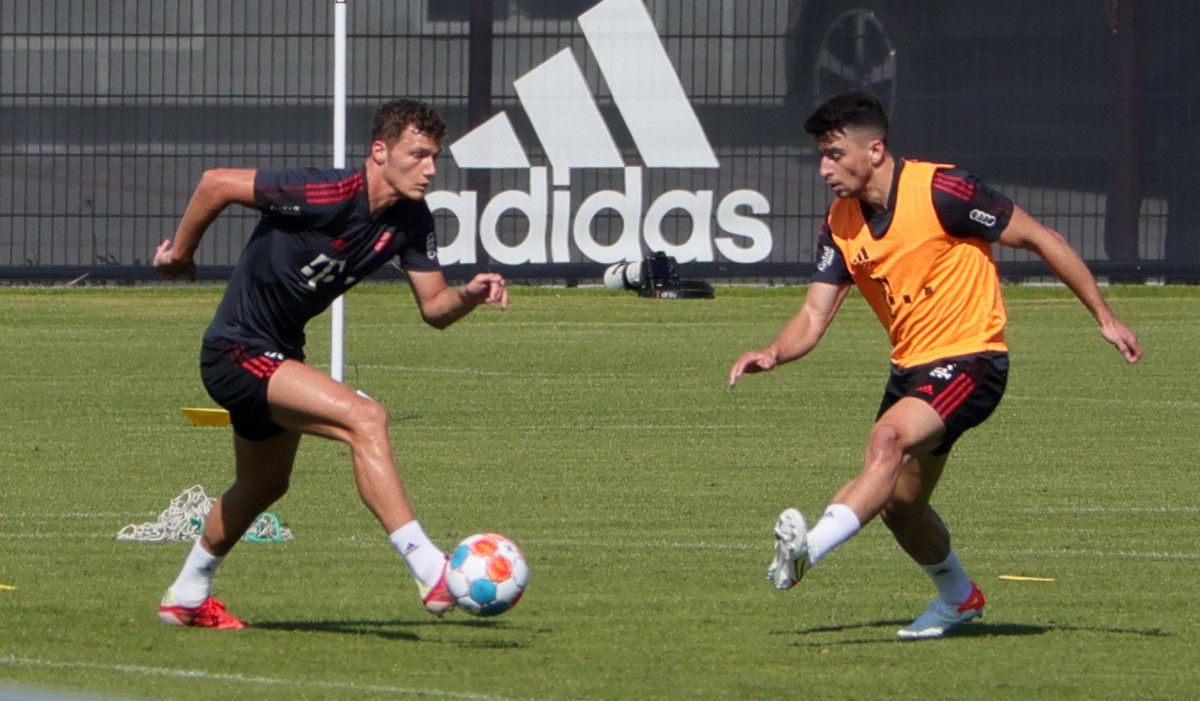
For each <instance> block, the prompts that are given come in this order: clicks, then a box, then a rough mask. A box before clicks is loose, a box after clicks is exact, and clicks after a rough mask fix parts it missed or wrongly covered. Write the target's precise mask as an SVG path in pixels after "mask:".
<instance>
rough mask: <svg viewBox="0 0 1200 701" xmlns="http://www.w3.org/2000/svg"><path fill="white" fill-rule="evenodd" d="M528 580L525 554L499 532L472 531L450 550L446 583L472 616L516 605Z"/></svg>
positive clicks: (507, 608)
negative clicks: (471, 533) (473, 533)
mask: <svg viewBox="0 0 1200 701" xmlns="http://www.w3.org/2000/svg"><path fill="white" fill-rule="evenodd" d="M528 582H529V565H528V564H527V563H526V562H525V555H524V554H522V553H521V549H520V548H518V547H517V544H516V543H514V542H512V541H511V540H509V539H508V538H505V537H504V536H502V535H499V534H496V533H476V534H475V535H473V536H468V537H467V538H464V539H463V541H462V542H461V543H459V544H458V546H457V547H455V548H454V552H452V553H450V570H449V572H447V573H446V587H447V588H448V589H449V590H450V595H451V596H453V597H454V599H455V601H457V602H458V605H459V606H461V607H462V608H463V609H464V610H465V611H467V612H468V613H472V614H474V615H476V616H495V615H496V614H500V613H504V612H505V611H507V610H509V609H510V608H512V607H513V606H516V605H517V602H518V601H520V600H521V595H522V594H524V593H525V585H526V584H527V583H528Z"/></svg>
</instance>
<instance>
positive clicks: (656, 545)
mask: <svg viewBox="0 0 1200 701" xmlns="http://www.w3.org/2000/svg"><path fill="white" fill-rule="evenodd" d="M339 542H343V543H354V544H355V545H369V546H372V547H379V539H378V538H376V537H374V536H372V537H370V538H366V537H359V536H350V537H349V538H340V539H339ZM521 546H522V548H524V549H525V550H526V551H528V550H530V549H531V546H532V547H533V548H537V547H549V548H590V549H592V550H662V549H664V548H665V549H678V550H718V551H719V550H725V551H731V550H733V551H749V550H754V551H760V550H764V549H766V550H769V549H770V544H769V543H767V544H766V545H764V544H763V543H703V542H701V543H685V542H681V541H665V540H657V541H641V542H638V541H630V540H622V541H619V542H613V543H602V542H598V541H594V540H540V539H522V540H521ZM971 552H973V553H979V554H985V555H1002V556H1007V555H1020V556H1023V557H1107V558H1120V559H1124V558H1145V559H1150V560H1200V553H1169V552H1142V551H1134V550H1130V551H1106V550H1070V549H1065V548H1054V549H1050V550H1001V549H995V548H990V549H988V548H983V549H977V550H976V549H972V550H971Z"/></svg>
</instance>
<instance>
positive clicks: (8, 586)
mask: <svg viewBox="0 0 1200 701" xmlns="http://www.w3.org/2000/svg"><path fill="white" fill-rule="evenodd" d="M0 589H3V590H4V591H16V590H17V588H16V587H14V586H13V585H11V584H0Z"/></svg>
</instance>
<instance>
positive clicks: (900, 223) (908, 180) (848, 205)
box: [729, 92, 1142, 640]
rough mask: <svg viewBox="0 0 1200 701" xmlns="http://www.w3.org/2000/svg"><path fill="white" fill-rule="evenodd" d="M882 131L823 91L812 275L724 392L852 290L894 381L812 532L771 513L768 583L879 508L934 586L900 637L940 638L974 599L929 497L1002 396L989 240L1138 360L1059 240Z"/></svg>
mask: <svg viewBox="0 0 1200 701" xmlns="http://www.w3.org/2000/svg"><path fill="white" fill-rule="evenodd" d="M887 126H888V123H887V116H886V114H885V113H884V110H883V107H882V106H881V105H880V104H879V102H878V101H877V100H876V99H875V98H874V97H872V96H870V95H868V94H866V93H861V92H851V93H843V94H841V95H837V96H835V97H833V98H831V99H830V100H829V101H827V102H826V103H825V104H823V105H822V106H821V107H819V108H818V109H817V110H816V111H815V112H814V113H813V114H812V115H811V116H810V117H809V118H808V120H807V121H806V122H805V124H804V129H805V131H806V132H807V133H808V134H810V135H811V136H812V137H813V138H814V139H815V140H816V145H817V150H818V151H819V153H820V157H821V158H820V167H819V170H820V174H821V176H822V177H823V178H824V179H825V182H826V183H827V184H828V185H829V187H830V188H831V189H832V190H833V193H834V195H836V199H835V200H834V202H833V203H832V204H831V205H830V208H829V213H828V215H827V216H826V219H825V223H824V225H823V226H822V229H821V233H820V236H819V239H818V246H817V256H818V260H817V266H816V274H815V275H814V276H813V281H812V285H811V286H810V287H809V290H808V293H807V295H806V297H805V300H804V303H803V305H802V306H801V308H800V310H799V311H798V312H797V313H796V314H795V315H794V316H793V317H792V318H791V319H790V320H789V321H788V322H787V323H786V324H785V325H784V326H783V329H782V330H781V331H780V332H779V334H778V335H777V336H776V337H775V339H774V340H773V341H772V342H771V343H770V344H769V345H768V346H766V347H765V348H763V349H761V350H754V351H749V352H746V353H744V354H742V355H741V357H739V358H738V359H737V360H736V361H735V362H734V363H733V365H732V367H730V369H729V386H730V387H733V386H734V385H735V384H736V383H737V381H738V380H739V379H740V378H741V377H742V375H743V374H746V373H754V372H765V371H768V370H772V369H774V368H775V367H776V366H778V365H781V364H783V363H788V362H791V361H793V360H798V359H799V358H802V357H804V356H805V355H806V354H807V353H808V352H809V351H811V350H812V349H813V347H814V346H816V344H817V342H818V341H820V339H821V336H822V335H823V334H824V333H825V331H826V329H828V328H829V324H830V322H832V321H833V318H834V316H835V315H836V314H837V312H838V308H839V307H840V306H841V304H842V301H843V300H844V299H845V297H846V293H847V292H848V290H849V289H850V286H851V285H852V284H853V285H855V286H857V287H858V289H859V290H860V291H861V293H862V295H863V297H864V298H866V300H867V302H868V303H869V304H870V306H871V309H872V310H873V311H874V312H875V315H876V316H877V317H878V318H879V320H880V322H882V324H883V326H884V328H885V329H886V330H887V333H888V338H889V339H890V340H891V343H892V354H891V363H892V371H891V377H890V379H889V380H888V383H887V386H886V388H885V390H884V396H883V401H882V403H881V405H880V408H879V413H878V414H877V416H876V419H875V425H874V426H873V427H872V429H871V432H870V437H869V438H868V441H867V448H866V455H865V457H864V461H863V467H862V471H861V472H860V473H859V474H858V475H857V476H856V477H854V479H852V480H850V481H849V482H847V483H846V484H845V485H844V486H843V487H841V489H839V490H838V491H837V493H835V494H834V496H833V499H832V500H831V502H830V504H829V506H828V508H827V509H826V510H825V513H824V515H823V516H822V517H821V519H820V520H819V521H817V523H816V524H815V525H814V526H813V527H812V529H811V530H809V529H808V526H807V524H806V522H805V520H804V517H803V516H802V515H801V513H800V512H799V511H798V510H796V509H791V508H789V509H785V510H784V511H783V513H781V514H780V515H779V519H778V520H777V521H776V524H775V538H776V545H775V557H774V560H773V561H772V562H771V565H770V567H769V568H768V571H767V578H768V579H769V580H770V581H771V583H772V584H774V586H775V587H776V588H778V589H784V590H786V589H789V588H791V587H792V586H794V585H795V584H796V582H797V581H798V580H799V579H800V578H801V577H802V576H803V575H804V573H805V572H806V571H807V570H809V569H811V568H812V567H813V566H814V565H816V563H817V562H819V561H820V560H821V558H823V557H825V556H826V555H828V554H829V552H830V551H831V550H832V549H833V548H835V547H837V546H838V545H840V544H841V543H843V542H845V541H846V540H848V539H849V538H851V537H852V536H853V535H854V534H855V533H857V532H858V530H859V529H860V528H861V527H862V526H863V525H864V524H866V523H867V522H868V521H869V520H871V519H872V518H874V517H875V516H876V515H879V516H880V517H881V518H882V520H883V522H884V524H886V525H887V527H888V528H889V529H890V530H891V532H892V534H893V536H895V538H896V541H897V542H898V543H899V544H900V547H902V548H903V549H904V551H905V552H906V553H908V555H909V556H910V557H911V558H912V559H914V560H916V562H917V564H919V565H920V566H921V567H922V568H924V569H925V571H926V573H928V575H929V577H930V578H931V579H932V580H933V583H934V585H935V586H936V587H937V590H938V596H937V598H936V599H934V600H933V602H932V603H931V604H930V606H929V608H928V609H927V610H926V611H925V612H924V613H922V614H921V615H920V616H918V617H917V619H916V620H915V621H913V623H912V624H911V625H909V626H907V627H905V628H903V629H901V630H899V631H897V637H899V638H901V639H905V640H916V639H922V638H937V637H941V636H942V635H944V634H945V633H946V631H948V630H949V629H951V628H952V627H953V626H955V625H958V624H959V623H963V622H965V621H969V620H971V619H972V618H974V617H976V616H978V615H980V614H981V613H982V611H983V606H984V597H983V593H982V592H981V591H980V590H979V587H978V586H976V584H975V583H974V582H973V581H972V580H971V579H970V578H969V577H968V576H967V574H966V572H965V570H964V569H963V566H962V565H961V563H960V562H959V560H958V558H957V556H956V555H955V553H954V551H953V550H952V549H951V547H950V533H949V531H948V530H947V529H946V526H945V524H944V523H943V522H942V520H941V518H939V517H938V514H937V512H935V511H934V510H933V508H932V507H931V506H930V504H929V499H930V495H931V494H932V493H933V489H934V487H935V486H936V485H937V482H938V478H939V477H941V475H942V470H943V468H944V467H945V465H946V459H947V457H948V456H949V453H950V448H951V446H953V445H954V442H955V441H956V440H957V439H958V438H959V436H961V435H962V433H963V432H964V431H966V430H967V429H969V428H971V427H973V426H976V425H978V424H979V423H981V422H982V421H983V420H984V419H986V418H987V417H988V415H989V414H991V413H992V410H993V409H994V408H995V407H996V405H997V404H998V403H999V401H1000V397H1001V395H1003V393H1004V385H1005V381H1006V379H1007V374H1008V348H1007V346H1006V345H1005V341H1004V326H1005V322H1006V315H1005V311H1004V303H1003V300H1002V299H1001V296H1000V282H999V277H998V275H997V272H996V265H995V262H994V260H993V258H992V244H993V243H999V244H1001V245H1003V246H1010V247H1013V248H1021V249H1025V250H1029V251H1033V252H1034V253H1036V254H1037V255H1038V256H1040V257H1041V258H1042V259H1043V260H1044V261H1045V262H1046V263H1047V265H1048V266H1049V268H1050V270H1051V271H1053V273H1054V274H1055V275H1056V276H1057V277H1058V278H1059V279H1060V280H1061V281H1062V282H1064V283H1065V284H1066V285H1067V287H1069V288H1070V289H1071V291H1072V292H1074V293H1075V295H1076V296H1077V297H1078V298H1079V300H1080V301H1081V302H1082V303H1083V305H1084V306H1085V307H1086V308H1087V310H1088V311H1089V312H1091V314H1092V316H1093V317H1095V319H1096V322H1097V323H1098V324H1099V326H1100V334H1101V335H1102V336H1103V337H1104V339H1105V340H1106V341H1108V342H1109V343H1111V344H1113V345H1114V346H1115V347H1116V348H1117V350H1118V351H1120V352H1121V354H1122V355H1123V356H1124V358H1125V360H1126V361H1128V362H1131V363H1132V362H1135V361H1137V360H1138V358H1139V357H1141V353H1142V351H1141V347H1140V346H1139V345H1138V340H1137V336H1135V335H1134V333H1133V332H1132V331H1131V330H1130V329H1129V328H1128V327H1126V325H1125V324H1124V323H1122V322H1121V320H1120V319H1118V318H1117V316H1116V315H1115V314H1114V313H1113V312H1112V310H1111V309H1109V307H1108V305H1107V304H1106V303H1105V301H1104V298H1103V296H1102V295H1101V293H1100V290H1099V288H1098V287H1097V285H1096V281H1095V279H1094V278H1093V277H1092V275H1091V273H1090V272H1089V271H1088V269H1087V266H1086V265H1085V264H1084V262H1083V261H1082V260H1081V259H1080V258H1079V256H1078V255H1077V254H1076V253H1075V252H1074V251H1073V250H1072V249H1071V247H1070V246H1069V245H1068V244H1067V242H1066V241H1065V240H1064V239H1063V237H1062V236H1061V235H1059V234H1058V233H1057V232H1055V231H1052V230H1051V229H1048V228H1046V227H1045V226H1043V225H1042V224H1040V223H1038V222H1037V221H1035V220H1034V219H1033V218H1032V217H1030V216H1029V214H1027V213H1026V212H1025V211H1023V210H1022V209H1021V208H1020V207H1017V206H1015V205H1014V204H1013V203H1012V201H1011V200H1009V199H1008V198H1007V197H1005V196H1004V195H1002V194H1000V193H999V192H996V191H995V190H993V189H991V188H990V187H988V186H987V185H985V184H984V183H982V182H981V181H980V180H979V179H978V178H976V177H975V176H973V175H972V174H971V173H969V172H967V171H964V170H962V169H959V168H956V167H954V166H950V165H943V164H935V163H922V162H920V161H915V160H905V159H899V158H896V157H895V156H893V155H892V153H891V152H890V151H889V150H888V147H887Z"/></svg>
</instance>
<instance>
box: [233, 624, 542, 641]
mask: <svg viewBox="0 0 1200 701" xmlns="http://www.w3.org/2000/svg"><path fill="white" fill-rule="evenodd" d="M422 626H458V627H465V628H482V629H489V628H503V627H505V626H504V624H503V623H500V622H498V621H484V620H457V621H456V620H436V619H433V618H431V619H429V620H420V621H417V620H404V619H395V620H382V619H345V620H325V621H254V622H253V623H252V627H253V628H257V629H259V630H280V631H289V632H297V633H334V634H337V635H373V636H375V637H379V638H385V639H387V640H411V641H414V642H415V641H419V640H421V636H420V635H417V634H416V633H414V632H412V631H411V630H409V629H411V628H420V627H422ZM457 644H458V645H467V646H473V647H487V648H519V647H525V645H524V644H523V643H518V642H515V641H512V640H503V641H480V640H476V641H471V642H468V643H463V642H459V643H457Z"/></svg>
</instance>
